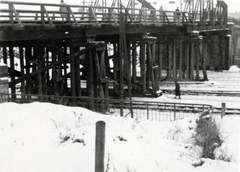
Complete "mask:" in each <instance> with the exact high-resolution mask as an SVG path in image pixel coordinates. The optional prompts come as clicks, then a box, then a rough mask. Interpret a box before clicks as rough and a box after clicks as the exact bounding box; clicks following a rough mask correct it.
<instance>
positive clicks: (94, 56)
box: [86, 41, 109, 113]
mask: <svg viewBox="0 0 240 172" xmlns="http://www.w3.org/2000/svg"><path fill="white" fill-rule="evenodd" d="M87 47H94V48H92V49H90V50H89V51H88V52H87V53H86V56H87V59H88V61H87V63H88V65H87V93H88V94H89V95H88V96H90V97H91V98H101V100H100V104H99V107H96V106H95V107H93V101H95V100H93V99H91V100H90V101H91V102H90V108H91V109H93V110H101V112H103V113H104V112H105V111H106V110H107V107H106V104H107V103H106V102H105V101H106V100H104V99H107V98H109V90H108V86H109V84H108V82H109V80H108V78H107V71H106V65H105V60H106V58H107V57H105V55H106V53H105V51H106V45H105V43H103V42H98V41H93V42H90V43H88V45H87ZM95 103H96V104H98V102H95ZM96 108H97V109H96Z"/></svg>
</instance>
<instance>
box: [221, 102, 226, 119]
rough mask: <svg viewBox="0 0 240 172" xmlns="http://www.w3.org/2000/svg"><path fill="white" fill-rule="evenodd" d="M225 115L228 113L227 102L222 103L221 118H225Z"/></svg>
mask: <svg viewBox="0 0 240 172" xmlns="http://www.w3.org/2000/svg"><path fill="white" fill-rule="evenodd" d="M225 115H226V103H222V113H221V118H223V117H224V116H225Z"/></svg>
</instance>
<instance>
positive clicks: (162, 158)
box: [0, 103, 240, 172]
mask: <svg viewBox="0 0 240 172" xmlns="http://www.w3.org/2000/svg"><path fill="white" fill-rule="evenodd" d="M0 109H1V113H0V136H1V139H0V152H1V154H0V169H1V171H4V172H32V171H34V172H53V171H58V172H65V171H71V172H79V171H84V172H93V171H94V158H95V123H96V122H97V121H99V120H102V121H105V122H106V141H105V142H106V146H105V147H106V150H105V171H108V172H116V171H118V172H128V171H136V172H146V171H151V172H159V171H164V172H175V171H179V169H181V171H184V172H195V171H196V172H206V171H212V172H217V171H218V172H219V171H221V172H229V171H232V172H235V171H238V170H237V168H238V167H237V162H238V158H237V156H238V155H237V154H236V153H235V151H236V148H237V145H239V140H238V137H237V136H236V135H237V134H239V127H238V125H239V118H240V117H239V116H233V117H224V118H223V120H221V119H220V118H219V119H218V120H219V123H221V131H222V137H223V138H225V144H226V147H227V148H228V149H229V151H228V152H230V151H231V156H232V157H234V158H233V159H234V160H233V161H232V162H224V161H220V160H210V159H204V160H203V161H204V163H203V164H202V165H201V166H198V167H195V166H193V164H195V163H198V162H199V158H198V151H197V149H193V147H194V145H193V144H192V141H191V140H192V136H193V135H194V132H195V131H194V127H196V117H189V118H184V119H182V120H178V121H174V122H152V121H147V120H139V119H137V118H136V119H129V118H120V117H115V116H106V115H101V114H98V113H94V112H91V111H89V110H86V109H83V108H79V107H64V106H61V105H53V104H50V103H31V104H22V105H19V104H15V103H2V104H0ZM231 147H232V149H231V150H230V148H231Z"/></svg>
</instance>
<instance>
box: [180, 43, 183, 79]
mask: <svg viewBox="0 0 240 172" xmlns="http://www.w3.org/2000/svg"><path fill="white" fill-rule="evenodd" d="M182 49H183V46H182V40H180V43H179V79H180V80H181V79H182V74H183V72H182V64H183V62H182V60H183V58H182V53H183V51H182Z"/></svg>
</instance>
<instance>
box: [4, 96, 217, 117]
mask: <svg viewBox="0 0 240 172" xmlns="http://www.w3.org/2000/svg"><path fill="white" fill-rule="evenodd" d="M34 101H39V102H50V103H54V104H62V105H66V106H78V107H84V108H87V109H90V110H93V111H96V112H100V113H103V114H111V115H115V116H124V117H129V118H130V117H132V118H138V119H148V120H154V121H169V120H177V119H182V118H184V117H187V116H192V115H198V114H200V113H201V112H203V111H210V110H212V106H211V105H207V104H191V103H171V102H149V101H148V102H145V101H131V104H130V101H129V100H119V99H100V98H90V97H72V96H56V95H52V96H47V95H20V94H19V95H17V94H0V102H16V103H30V102H34ZM130 108H132V111H133V114H131V109H130ZM121 109H122V112H123V114H121V113H120V112H121Z"/></svg>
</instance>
